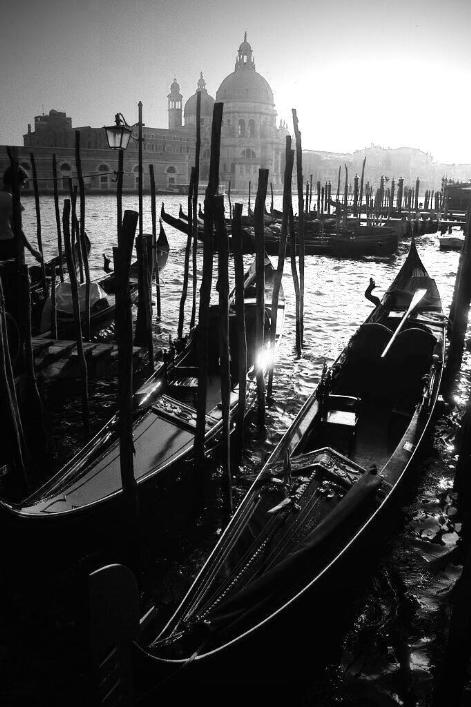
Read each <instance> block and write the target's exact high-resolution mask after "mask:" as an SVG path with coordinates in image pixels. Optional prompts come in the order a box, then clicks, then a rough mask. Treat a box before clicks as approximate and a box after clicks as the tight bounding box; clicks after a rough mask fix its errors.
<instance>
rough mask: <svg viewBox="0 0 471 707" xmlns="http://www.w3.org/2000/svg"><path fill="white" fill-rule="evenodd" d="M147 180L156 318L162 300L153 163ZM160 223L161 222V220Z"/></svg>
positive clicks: (159, 315) (160, 314) (160, 311)
mask: <svg viewBox="0 0 471 707" xmlns="http://www.w3.org/2000/svg"><path fill="white" fill-rule="evenodd" d="M149 180H150V214H151V220H152V273H153V277H154V279H155V301H156V315H157V319H160V317H161V316H162V301H161V296H160V273H159V261H158V253H157V208H156V191H155V175H154V165H153V164H150V165H149ZM161 225H162V222H161Z"/></svg>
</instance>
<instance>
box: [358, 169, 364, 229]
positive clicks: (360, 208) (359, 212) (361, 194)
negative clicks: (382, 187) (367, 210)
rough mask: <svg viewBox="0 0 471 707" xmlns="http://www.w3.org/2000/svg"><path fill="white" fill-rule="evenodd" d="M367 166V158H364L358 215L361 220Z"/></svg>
mask: <svg viewBox="0 0 471 707" xmlns="http://www.w3.org/2000/svg"><path fill="white" fill-rule="evenodd" d="M365 164H366V157H364V158H363V164H362V166H361V177H360V194H359V197H358V204H359V207H358V215H359V217H360V218H361V213H362V208H363V184H364V181H365Z"/></svg>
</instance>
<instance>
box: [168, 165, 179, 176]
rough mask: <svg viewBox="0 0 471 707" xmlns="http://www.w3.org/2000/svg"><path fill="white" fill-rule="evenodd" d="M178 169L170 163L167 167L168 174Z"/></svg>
mask: <svg viewBox="0 0 471 707" xmlns="http://www.w3.org/2000/svg"><path fill="white" fill-rule="evenodd" d="M176 171H177V170H176V169H175V167H173V166H172V165H170V167H167V174H175V172H176Z"/></svg>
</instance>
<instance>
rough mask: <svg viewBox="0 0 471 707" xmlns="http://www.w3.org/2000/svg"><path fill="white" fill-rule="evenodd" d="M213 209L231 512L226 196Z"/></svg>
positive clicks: (227, 498)
mask: <svg viewBox="0 0 471 707" xmlns="http://www.w3.org/2000/svg"><path fill="white" fill-rule="evenodd" d="M211 208H212V210H213V214H214V226H215V232H216V239H217V244H218V292H219V312H218V315H219V316H218V324H219V337H218V340H219V361H220V367H221V412H222V464H223V469H224V490H225V494H224V496H225V506H226V514H227V515H228V516H230V515H231V514H232V509H233V502H232V472H231V444H230V435H231V429H230V403H231V373H230V353H229V237H228V234H227V230H226V222H225V218H224V197H223V196H215V197H213V205H212V207H211Z"/></svg>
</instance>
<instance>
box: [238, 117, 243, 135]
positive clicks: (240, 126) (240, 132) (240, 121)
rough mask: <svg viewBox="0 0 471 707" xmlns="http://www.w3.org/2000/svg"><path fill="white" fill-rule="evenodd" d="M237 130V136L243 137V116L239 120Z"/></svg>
mask: <svg viewBox="0 0 471 707" xmlns="http://www.w3.org/2000/svg"><path fill="white" fill-rule="evenodd" d="M237 132H238V136H239V137H245V120H244V119H243V118H241V119H240V120H239V128H238V131H237Z"/></svg>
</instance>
